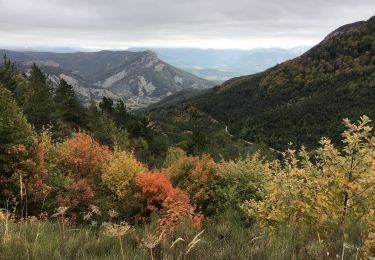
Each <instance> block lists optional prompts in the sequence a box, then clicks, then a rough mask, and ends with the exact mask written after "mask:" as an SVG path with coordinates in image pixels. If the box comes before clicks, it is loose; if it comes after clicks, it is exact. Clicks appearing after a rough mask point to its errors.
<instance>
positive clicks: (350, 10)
mask: <svg viewBox="0 0 375 260" xmlns="http://www.w3.org/2000/svg"><path fill="white" fill-rule="evenodd" d="M373 15H375V0H262V1H257V0H0V46H8V47H9V46H10V47H22V48H25V47H26V48H27V47H29V48H31V47H36V46H38V47H40V46H43V47H72V48H78V47H80V48H91V49H123V48H126V47H135V46H142V47H199V48H238V49H251V48H257V47H263V48H267V47H282V48H292V47H295V46H312V45H315V44H317V43H318V42H320V41H321V40H322V39H323V38H324V37H325V36H326V35H327V34H329V33H330V32H331V31H333V30H334V29H336V28H337V27H339V26H341V25H344V24H347V23H352V22H355V21H360V20H367V19H368V18H370V17H371V16H373Z"/></svg>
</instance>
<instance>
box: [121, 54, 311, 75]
mask: <svg viewBox="0 0 375 260" xmlns="http://www.w3.org/2000/svg"><path fill="white" fill-rule="evenodd" d="M309 48H310V47H296V48H292V49H282V48H256V49H251V50H238V49H198V48H130V49H128V50H130V51H144V50H147V49H148V50H152V51H154V52H155V53H156V54H157V55H158V57H160V59H162V60H164V61H166V62H168V63H170V64H172V65H173V66H176V67H178V68H181V69H183V70H186V71H189V72H191V73H193V74H194V75H196V76H199V77H201V78H205V79H208V80H212V81H216V82H223V81H225V80H228V79H230V78H233V77H238V76H243V75H248V74H254V73H257V72H260V71H264V70H266V69H268V68H270V67H272V66H275V65H277V64H279V63H282V62H284V61H286V60H290V59H293V58H295V57H298V56H300V55H301V54H303V53H304V52H306V51H307V50H308V49H309Z"/></svg>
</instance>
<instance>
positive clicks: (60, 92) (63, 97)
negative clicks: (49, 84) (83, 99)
mask: <svg viewBox="0 0 375 260" xmlns="http://www.w3.org/2000/svg"><path fill="white" fill-rule="evenodd" d="M54 101H55V104H56V113H55V116H56V118H57V120H58V128H59V130H60V132H61V134H62V135H63V136H64V135H67V134H69V133H70V132H71V131H72V130H73V129H75V130H77V129H79V128H83V127H84V125H85V121H86V115H85V109H84V107H83V106H82V104H81V103H80V101H79V100H78V98H77V96H76V94H75V93H74V89H73V87H72V86H71V85H69V84H68V83H67V82H66V81H65V80H63V79H61V80H60V84H59V86H58V87H57V89H56V92H55V97H54Z"/></svg>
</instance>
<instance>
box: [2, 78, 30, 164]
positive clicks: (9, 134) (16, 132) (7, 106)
mask: <svg viewBox="0 0 375 260" xmlns="http://www.w3.org/2000/svg"><path fill="white" fill-rule="evenodd" d="M32 136H33V132H32V129H31V126H30V125H29V124H28V123H27V121H26V118H25V117H24V116H23V114H22V110H21V109H20V108H19V107H18V106H17V104H16V102H15V101H14V99H13V97H12V94H11V92H10V91H9V90H7V89H5V88H4V87H3V86H2V85H0V162H1V157H2V155H3V154H4V153H5V152H6V151H7V149H8V148H9V146H10V145H12V144H27V143H31V140H32ZM0 164H1V163H0Z"/></svg>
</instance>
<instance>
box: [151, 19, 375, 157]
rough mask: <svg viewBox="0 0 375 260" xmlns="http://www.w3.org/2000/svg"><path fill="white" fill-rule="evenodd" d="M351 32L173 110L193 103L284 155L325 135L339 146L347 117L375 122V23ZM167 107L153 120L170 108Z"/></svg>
mask: <svg viewBox="0 0 375 260" xmlns="http://www.w3.org/2000/svg"><path fill="white" fill-rule="evenodd" d="M344 28H345V27H344ZM346 28H350V29H349V30H344V31H342V32H341V33H338V34H335V35H333V36H332V37H331V38H328V39H326V40H323V41H322V42H321V43H320V44H318V45H316V46H314V47H313V48H311V49H310V50H309V51H308V52H306V53H305V54H303V55H301V56H300V57H298V58H295V59H293V60H290V61H286V62H284V63H281V64H279V65H276V66H274V67H272V68H270V69H268V70H266V71H264V72H260V73H257V74H253V75H247V76H241V77H237V78H233V79H231V80H228V81H226V82H225V83H223V84H222V85H220V86H217V87H214V88H212V89H210V90H208V91H207V92H205V93H203V94H201V95H197V96H194V97H191V98H188V99H187V100H184V101H183V102H182V104H172V105H169V104H168V106H167V107H168V110H169V111H171V110H173V106H175V107H176V109H177V108H178V107H179V106H182V105H186V104H190V105H191V106H193V107H195V108H196V109H198V110H199V111H201V112H204V113H207V114H208V115H210V116H212V117H213V118H215V119H216V120H219V121H221V122H224V123H225V124H226V125H227V126H228V127H229V128H230V129H231V132H232V133H233V134H234V135H236V136H238V137H240V138H243V139H245V140H248V141H250V142H254V143H265V144H267V145H268V146H270V147H274V148H276V149H279V150H283V149H285V148H286V147H288V143H290V142H292V143H293V146H294V147H298V146H300V145H302V144H305V145H306V146H310V147H313V146H316V145H317V144H318V140H319V138H320V137H321V136H327V137H330V138H332V139H333V141H334V142H339V140H338V138H336V139H335V137H336V136H339V135H338V133H340V132H341V131H342V129H343V126H342V124H341V122H342V121H341V120H342V118H349V119H352V120H356V119H358V118H359V117H360V116H362V115H363V114H366V115H368V116H369V117H370V118H373V117H375V104H374V100H375V84H374V82H375V18H374V17H372V18H370V19H369V20H368V21H366V22H365V23H360V24H359V25H357V26H356V27H350V26H347V27H346ZM341 30H342V29H341ZM180 100H181V99H180ZM162 102H163V101H161V102H159V108H156V109H152V111H151V112H150V115H151V116H153V114H157V113H158V112H157V110H158V109H159V110H163V109H167V108H165V107H164V108H163V106H160V103H162ZM156 105H158V104H156ZM151 119H152V118H151ZM297 137H298V138H297Z"/></svg>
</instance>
